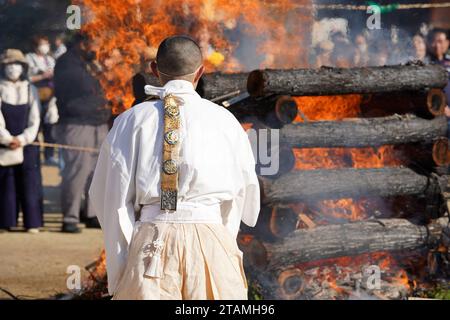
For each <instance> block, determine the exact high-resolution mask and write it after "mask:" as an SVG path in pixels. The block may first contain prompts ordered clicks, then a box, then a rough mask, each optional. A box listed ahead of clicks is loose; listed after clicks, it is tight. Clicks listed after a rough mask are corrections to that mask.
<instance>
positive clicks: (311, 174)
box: [260, 167, 437, 205]
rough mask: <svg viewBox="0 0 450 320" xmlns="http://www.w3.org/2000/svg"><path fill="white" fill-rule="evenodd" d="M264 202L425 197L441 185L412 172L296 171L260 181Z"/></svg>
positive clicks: (384, 170)
mask: <svg viewBox="0 0 450 320" xmlns="http://www.w3.org/2000/svg"><path fill="white" fill-rule="evenodd" d="M260 181H261V186H262V194H263V197H262V201H263V203H264V204H268V205H273V204H276V203H286V202H291V201H300V202H308V201H317V200H324V199H342V198H360V197H367V196H381V197H390V196H399V195H423V194H424V193H426V192H427V190H429V189H434V188H436V184H437V182H436V181H434V180H433V179H430V178H428V177H427V176H424V175H421V174H418V173H416V172H414V171H413V170H411V169H408V168H388V167H386V168H378V169H353V168H344V169H332V170H323V169H321V170H308V171H292V172H289V173H286V174H284V175H282V176H281V177H280V178H278V179H276V180H274V181H270V180H268V179H266V178H262V177H260Z"/></svg>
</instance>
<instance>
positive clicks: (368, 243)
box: [247, 218, 448, 274]
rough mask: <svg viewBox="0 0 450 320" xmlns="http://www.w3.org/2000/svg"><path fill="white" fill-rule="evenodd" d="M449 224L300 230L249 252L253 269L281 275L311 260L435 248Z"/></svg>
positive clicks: (396, 222) (382, 223) (388, 222)
mask: <svg viewBox="0 0 450 320" xmlns="http://www.w3.org/2000/svg"><path fill="white" fill-rule="evenodd" d="M447 224H448V218H440V219H438V220H436V221H433V222H432V223H430V224H429V225H426V226H420V225H415V224H413V223H411V222H409V221H408V220H405V219H381V220H367V221H358V222H351V223H346V224H339V225H327V226H319V227H316V228H312V229H298V230H295V231H293V232H292V233H290V234H289V235H288V236H287V237H285V238H284V239H282V240H279V241H276V242H274V243H267V242H264V243H263V242H261V241H259V240H257V239H256V238H254V239H252V241H251V244H250V245H249V246H248V252H247V253H248V257H249V259H250V260H251V264H252V265H253V266H255V267H257V268H259V269H264V270H265V271H266V272H267V270H270V272H271V273H272V274H279V273H280V272H282V271H283V270H285V269H286V268H287V267H289V266H293V265H296V264H300V263H305V262H310V261H317V260H321V259H328V258H337V257H343V256H356V255H360V254H363V253H370V252H378V251H397V250H416V249H419V248H422V247H424V246H433V245H436V244H437V243H438V242H439V240H440V238H441V235H442V230H443V228H444V227H445V226H447ZM298 244H301V245H298Z"/></svg>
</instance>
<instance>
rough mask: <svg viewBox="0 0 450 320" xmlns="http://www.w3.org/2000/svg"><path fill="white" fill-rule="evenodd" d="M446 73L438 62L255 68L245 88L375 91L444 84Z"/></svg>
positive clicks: (300, 92) (304, 92) (256, 91)
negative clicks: (371, 65)
mask: <svg viewBox="0 0 450 320" xmlns="http://www.w3.org/2000/svg"><path fill="white" fill-rule="evenodd" d="M447 81H448V75H447V71H446V69H445V68H444V67H442V66H440V65H401V66H384V67H368V68H349V69H344V68H329V67H325V68H324V67H322V68H320V69H289V70H271V69H267V70H255V71H252V72H251V73H250V74H249V77H248V81H247V91H248V92H249V93H250V94H251V95H252V96H263V95H266V94H280V95H294V96H316V95H341V94H350V93H378V92H393V91H406V90H411V91H415V90H423V89H424V88H440V89H442V88H444V87H445V86H446V85H447Z"/></svg>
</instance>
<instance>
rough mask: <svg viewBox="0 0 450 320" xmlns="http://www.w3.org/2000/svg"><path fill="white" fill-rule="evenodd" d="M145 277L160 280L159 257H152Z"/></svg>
mask: <svg viewBox="0 0 450 320" xmlns="http://www.w3.org/2000/svg"><path fill="white" fill-rule="evenodd" d="M144 276H145V277H152V278H161V256H160V255H154V256H153V257H152V260H151V261H150V264H149V265H148V267H147V269H146V271H145V273H144Z"/></svg>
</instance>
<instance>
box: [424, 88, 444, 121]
mask: <svg viewBox="0 0 450 320" xmlns="http://www.w3.org/2000/svg"><path fill="white" fill-rule="evenodd" d="M446 104H447V102H446V97H445V94H444V92H443V91H442V90H441V89H430V90H429V91H428V95H427V107H428V111H429V112H430V113H431V114H432V115H434V116H441V115H443V114H444V110H445V106H446Z"/></svg>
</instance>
